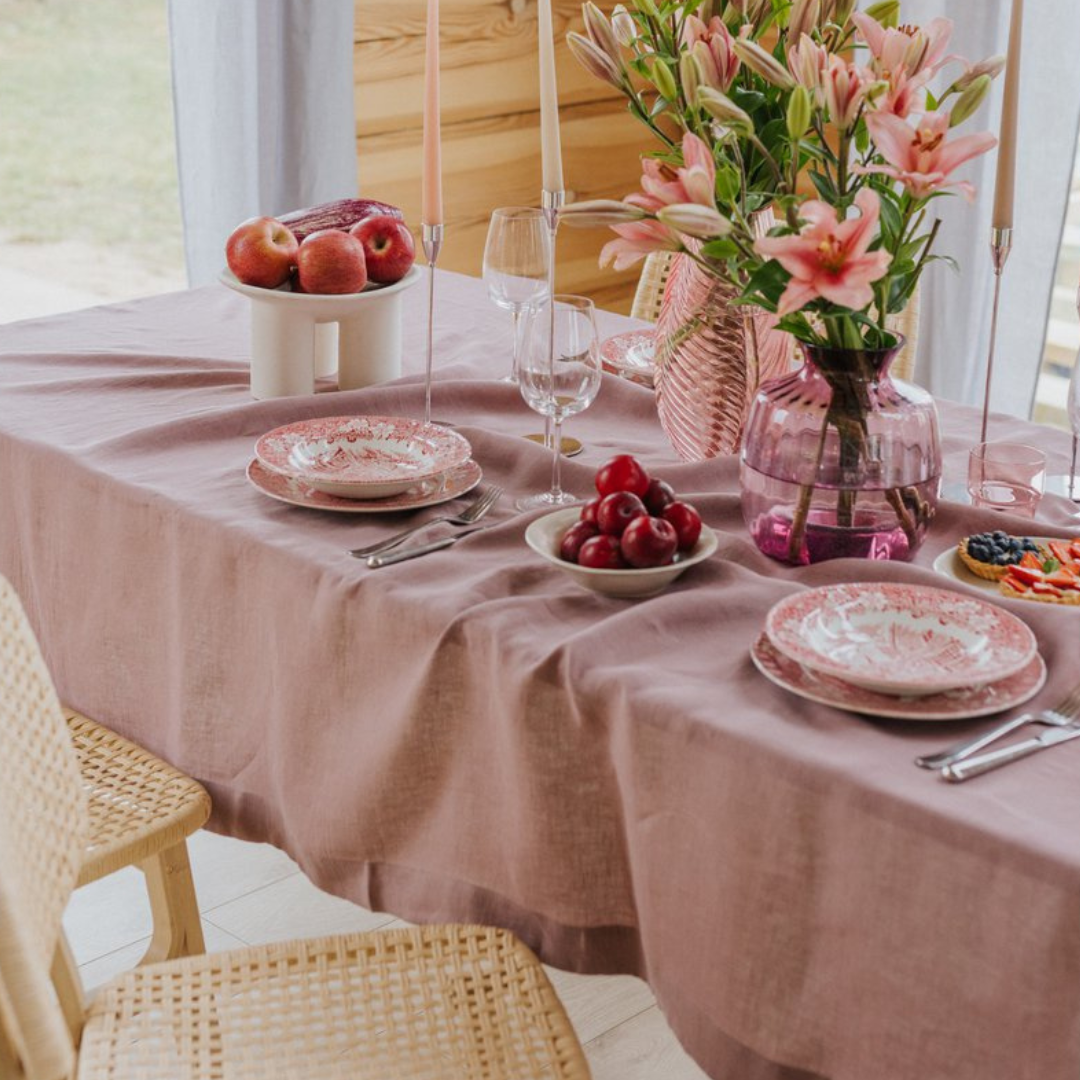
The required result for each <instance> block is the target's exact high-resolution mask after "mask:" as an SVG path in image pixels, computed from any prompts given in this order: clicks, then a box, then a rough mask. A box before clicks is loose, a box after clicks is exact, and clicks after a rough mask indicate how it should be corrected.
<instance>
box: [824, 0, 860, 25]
mask: <svg viewBox="0 0 1080 1080" xmlns="http://www.w3.org/2000/svg"><path fill="white" fill-rule="evenodd" d="M855 3H856V0H835V3H834V4H833V7H832V12H831V13H830V15H829V21H830V22H832V23H833V24H834V25H835V26H839V27H841V28H843V27H845V26H847V23H848V19H850V18H851V13H852V12H853V11H854V10H855Z"/></svg>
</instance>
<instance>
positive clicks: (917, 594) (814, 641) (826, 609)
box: [765, 582, 1036, 696]
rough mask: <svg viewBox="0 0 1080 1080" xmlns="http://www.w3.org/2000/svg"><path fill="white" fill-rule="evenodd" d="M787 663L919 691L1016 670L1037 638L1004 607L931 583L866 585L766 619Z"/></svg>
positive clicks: (784, 607) (877, 687) (870, 684)
mask: <svg viewBox="0 0 1080 1080" xmlns="http://www.w3.org/2000/svg"><path fill="white" fill-rule="evenodd" d="M765 632H766V633H767V634H768V636H769V639H770V641H772V643H773V644H774V645H775V646H776V647H777V648H778V649H779V650H780V651H781V652H782V653H784V655H786V656H788V657H789V658H790V659H792V660H794V661H795V662H796V663H799V664H802V665H804V666H806V667H810V668H813V669H814V670H816V671H820V672H823V673H825V674H828V675H833V676H835V677H836V678H839V679H843V680H844V681H845V682H849V683H851V684H853V685H855V686H861V687H863V688H865V689H867V690H874V691H876V692H878V693H884V694H905V695H909V696H916V695H921V694H933V693H939V692H941V691H944V690H952V689H955V688H956V687H960V686H979V685H982V684H984V683H988V682H993V681H996V680H999V679H1003V678H1007V677H1008V676H1009V675H1012V674H1014V673H1015V672H1017V671H1020V670H1021V669H1022V668H1023V667H1025V666H1026V665H1027V664H1028V663H1030V661H1031V658H1032V657H1033V656H1034V655H1035V652H1036V641H1035V635H1034V634H1033V633H1032V632H1031V630H1030V629H1029V627H1028V626H1027V624H1026V623H1024V622H1022V621H1021V620H1020V619H1018V618H1017V617H1016V616H1015V615H1012V614H1010V613H1009V612H1008V611H1006V610H1005V609H1004V608H1001V607H998V606H997V605H995V604H989V603H987V602H986V601H984V600H981V599H977V598H975V597H972V596H968V595H966V594H964V593H957V592H951V591H948V590H945V589H935V588H930V587H928V586H925V585H904V584H899V583H895V582H862V583H855V584H841V585H827V586H824V587H822V588H819V589H809V590H806V591H805V592H799V593H793V594H792V595H791V596H788V597H785V598H784V599H783V600H781V601H780V602H779V603H778V604H776V605H775V606H774V607H773V608H772V610H771V611H770V612H769V614H768V616H767V617H766V620H765Z"/></svg>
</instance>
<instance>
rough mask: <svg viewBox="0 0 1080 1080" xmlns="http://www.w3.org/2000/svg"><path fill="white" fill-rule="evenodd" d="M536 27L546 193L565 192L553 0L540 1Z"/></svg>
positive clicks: (541, 144) (542, 159)
mask: <svg viewBox="0 0 1080 1080" xmlns="http://www.w3.org/2000/svg"><path fill="white" fill-rule="evenodd" d="M537 23H538V26H539V31H540V157H541V163H542V169H543V182H544V190H545V191H562V190H563V171H562V144H561V143H560V141H559V91H558V88H557V87H556V84H555V30H554V28H553V26H552V23H551V0H539V4H538V5H537Z"/></svg>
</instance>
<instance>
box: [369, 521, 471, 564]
mask: <svg viewBox="0 0 1080 1080" xmlns="http://www.w3.org/2000/svg"><path fill="white" fill-rule="evenodd" d="M490 528H491V526H490V525H480V526H478V527H477V528H475V529H466V530H465V531H463V532H456V533H452V534H451V535H450V536H444V537H443V538H442V539H441V540H432V541H431V542H430V543H428V544H413V545H411V546H410V547H403V548H398V550H397V551H388V552H387V553H386V554H385V555H372V556H371V557H370V558H369V559H368V561H367V564H368V566H369V567H371V569H372V570H378V569H379V567H380V566H393V565H394V563H399V562H404V561H405V560H406V559H415V558H417V557H419V556H420V555H430V554H431V552H433V551H442V549H443V548H448V547H450V546H452V545H453V544H456V543H457V542H458V541H459V540H464V539H465V537H466V536H472V534H473V533H478V532H483V531H484V530H485V529H490Z"/></svg>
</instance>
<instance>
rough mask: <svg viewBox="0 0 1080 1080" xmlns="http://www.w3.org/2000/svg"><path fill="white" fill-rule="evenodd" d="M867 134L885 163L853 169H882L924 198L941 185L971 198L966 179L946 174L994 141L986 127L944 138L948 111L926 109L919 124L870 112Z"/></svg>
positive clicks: (971, 188) (862, 170) (968, 198)
mask: <svg viewBox="0 0 1080 1080" xmlns="http://www.w3.org/2000/svg"><path fill="white" fill-rule="evenodd" d="M866 126H867V128H868V129H869V131H870V138H872V139H873V140H874V144H875V145H876V146H877V148H878V150H879V151H880V153H881V156H882V157H884V158H885V160H886V162H887V163H888V164H886V165H868V166H866V167H865V168H856V169H854V170H852V171H853V172H860V173H883V174H884V175H885V176H891V177H893V179H895V180H899V181H900V183H902V184H903V185H904V187H906V188H907V189H908V191H910V192H911V194H912V195H914V196H915V198H917V199H923V198H926V196H928V195H931V194H933V193H934V192H935V191H941V190H943V189H944V188H956V189H957V191H959V192H960V194H961V195H963V196H964V198H966V199H967V200H968V202H971V201H972V199H974V198H975V188H974V187H972V185H971V184H969V183H968V182H967V181H966V180H949V174H950V173H951V172H953V170H954V169H957V168H959V166H961V165H963V164H964V162H965V161H969V160H970V159H971V158H973V157H978V156H979V154H985V153H986V151H987V150H989V149H990V148H991V147H993V146H996V145H997V139H995V138H994V136H993V135H991V134H990V132H988V131H983V132H979V133H978V134H976V135H963V136H961V137H960V138H959V139H952V140H951V141H950V140H947V135H948V133H949V114H948V113H947V112H944V111H941V112H932V113H927V114H926V115H925V116H924V117H923V118H922V119H921V120H920V121H919V124H918V127H913V126H912V125H911V124H909V123H907V122H906V121H904V120H901V119H900V117H898V116H892V115H891V114H889V113H871V114H870V115H868V116H867V118H866Z"/></svg>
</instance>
